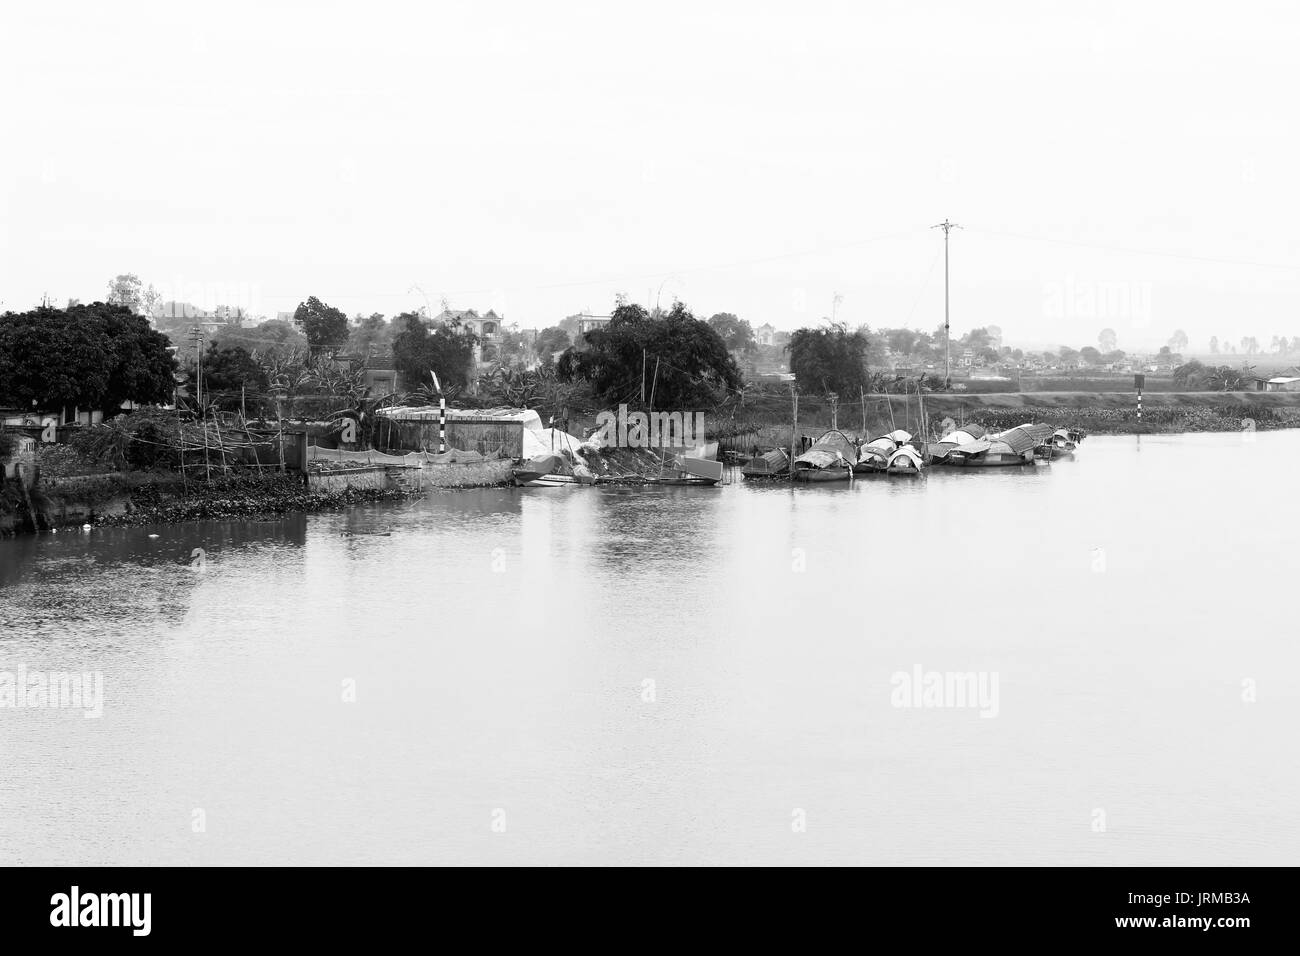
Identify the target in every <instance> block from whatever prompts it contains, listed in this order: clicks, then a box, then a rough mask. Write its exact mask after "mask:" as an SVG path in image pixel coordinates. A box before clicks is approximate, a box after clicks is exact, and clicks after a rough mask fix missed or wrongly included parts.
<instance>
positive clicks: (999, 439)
mask: <svg viewBox="0 0 1300 956" xmlns="http://www.w3.org/2000/svg"><path fill="white" fill-rule="evenodd" d="M1050 435H1051V427H1050V426H1048V425H1017V426H1016V427H1015V428H1008V429H1007V430H1006V431H1004V432H998V433H997V434H986V435H985V436H984V437H983V438H979V439H976V440H975V441H973V442H964V443H961V444H958V445H956V446H954V447H953V448H952V449H950V450H949V452H948V456H947V463H948V464H949V465H952V466H954V467H957V468H999V467H1007V466H1015V465H1032V464H1033V463H1034V449H1036V448H1038V447H1039V446H1040V445H1042V444H1043V443H1044V442H1045V441H1047V439H1048V437H1049V436H1050Z"/></svg>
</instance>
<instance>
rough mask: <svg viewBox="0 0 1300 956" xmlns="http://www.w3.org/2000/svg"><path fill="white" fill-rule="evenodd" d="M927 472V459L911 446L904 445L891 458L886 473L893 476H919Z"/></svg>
mask: <svg viewBox="0 0 1300 956" xmlns="http://www.w3.org/2000/svg"><path fill="white" fill-rule="evenodd" d="M924 470H925V459H924V458H923V457H922V456H921V453H920V452H919V451H917V450H916V449H915V448H913V447H912V446H911V445H903V446H902V447H901V448H899V449H898V450H897V451H895V452H894V453H893V454H892V455H890V456H889V462H888V464H887V465H886V466H885V471H886V472H887V473H889V474H891V475H908V476H913V477H915V476H917V475H920V474H921V473H922V472H923V471H924Z"/></svg>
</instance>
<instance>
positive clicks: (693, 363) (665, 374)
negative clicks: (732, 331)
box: [556, 302, 741, 411]
mask: <svg viewBox="0 0 1300 956" xmlns="http://www.w3.org/2000/svg"><path fill="white" fill-rule="evenodd" d="M585 338H586V347H585V348H583V349H581V350H579V349H576V348H570V349H568V350H567V351H566V352H565V353H564V354H563V355H561V356H560V360H559V362H558V363H557V366H556V371H557V373H558V375H559V378H560V379H561V380H562V381H573V380H575V379H581V380H584V381H587V382H590V383H591V386H592V390H593V391H594V392H595V394H596V395H597V396H599V397H600V398H601V399H602V400H604V401H606V402H609V403H610V404H618V403H621V402H626V401H629V400H630V399H632V398H636V397H639V396H640V395H641V392H642V388H643V387H644V390H645V395H646V397H647V400H648V399H649V397H650V396H651V395H652V394H653V396H654V405H655V407H656V408H659V409H679V410H683V411H685V410H688V409H692V408H697V409H698V408H699V407H700V406H701V405H706V404H716V403H717V402H718V401H720V400H721V399H722V398H723V397H724V393H725V391H726V390H727V389H738V388H739V387H740V385H741V376H740V369H739V368H737V367H736V362H735V360H734V359H732V357H731V356H730V355H729V354H728V352H727V346H726V344H725V343H724V342H723V341H722V338H721V337H720V336H719V335H718V333H717V332H716V331H714V330H713V328H712V327H711V326H710V325H709V324H708V323H707V322H705V321H703V320H702V319H697V318H696V317H695V316H694V315H693V314H692V313H691V312H690V310H689V309H687V308H686V306H685V305H684V304H683V303H681V302H674V303H673V306H672V308H671V309H669V310H668V311H667V312H665V313H663V314H662V316H660V317H653V316H651V315H650V314H649V313H648V312H646V310H645V309H644V308H642V307H641V306H639V305H631V304H628V303H626V302H622V303H620V304H619V305H618V306H617V307H616V308H615V309H614V312H613V315H612V316H611V318H610V321H609V323H608V324H607V325H606V326H605V327H604V328H599V329H593V330H592V331H590V332H588V333H587V334H586V336H585ZM656 365H657V366H658V371H657V372H655V368H656ZM643 370H644V371H643ZM643 376H644V377H643Z"/></svg>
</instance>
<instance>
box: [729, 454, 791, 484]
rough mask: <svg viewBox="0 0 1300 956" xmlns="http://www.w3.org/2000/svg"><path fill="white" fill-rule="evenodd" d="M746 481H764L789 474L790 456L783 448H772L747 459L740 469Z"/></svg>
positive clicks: (786, 476)
mask: <svg viewBox="0 0 1300 956" xmlns="http://www.w3.org/2000/svg"><path fill="white" fill-rule="evenodd" d="M740 476H741V477H742V478H744V479H745V480H746V481H764V480H770V479H773V478H788V477H789V476H790V456H789V455H788V454H786V451H785V449H784V448H773V449H772V450H771V451H765V452H763V453H762V454H761V455H755V456H754V457H753V458H751V459H749V461H747V462H746V463H745V464H744V466H743V467H742V468H741V469H740Z"/></svg>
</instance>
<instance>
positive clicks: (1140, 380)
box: [1133, 375, 1147, 424]
mask: <svg viewBox="0 0 1300 956" xmlns="http://www.w3.org/2000/svg"><path fill="white" fill-rule="evenodd" d="M1146 378H1147V377H1146V376H1145V375H1134V376H1133V387H1134V388H1136V389H1137V393H1138V422H1139V424H1140V423H1141V421H1142V386H1143V385H1145V384H1146Z"/></svg>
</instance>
